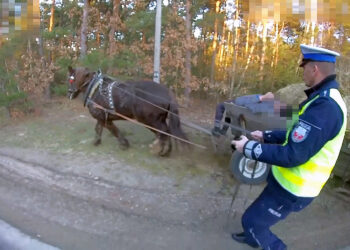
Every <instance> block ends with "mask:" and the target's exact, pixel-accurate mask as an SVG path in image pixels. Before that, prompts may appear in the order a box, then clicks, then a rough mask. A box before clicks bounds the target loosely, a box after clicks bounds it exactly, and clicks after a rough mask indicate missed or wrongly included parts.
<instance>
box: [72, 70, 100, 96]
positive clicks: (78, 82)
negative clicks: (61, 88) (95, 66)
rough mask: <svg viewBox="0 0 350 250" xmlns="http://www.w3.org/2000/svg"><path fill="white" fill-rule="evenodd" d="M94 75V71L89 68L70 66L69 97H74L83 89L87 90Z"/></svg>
mask: <svg viewBox="0 0 350 250" xmlns="http://www.w3.org/2000/svg"><path fill="white" fill-rule="evenodd" d="M93 76H94V72H91V71H89V70H88V69H87V68H82V67H79V68H75V69H73V68H72V67H71V66H69V67H68V94H67V95H68V97H69V98H70V99H74V98H75V97H77V96H78V95H79V93H80V92H81V91H83V92H84V91H85V89H86V87H87V85H88V84H89V82H90V81H91V79H92V78H93Z"/></svg>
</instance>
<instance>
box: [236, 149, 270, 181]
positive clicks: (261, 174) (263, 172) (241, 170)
mask: <svg viewBox="0 0 350 250" xmlns="http://www.w3.org/2000/svg"><path fill="white" fill-rule="evenodd" d="M255 165H256V166H255ZM254 166H255V171H254ZM230 168H231V171H232V173H233V176H234V177H235V178H236V179H237V180H239V181H241V182H243V183H245V184H260V183H263V182H264V181H265V180H266V178H267V175H268V174H269V171H270V168H271V165H269V164H267V163H263V162H259V161H255V160H252V159H249V158H247V157H245V156H244V155H243V154H242V153H240V152H238V151H235V152H234V153H233V154H232V156H231V161H230ZM253 172H254V175H253ZM252 177H253V178H252Z"/></svg>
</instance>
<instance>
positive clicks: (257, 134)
mask: <svg viewBox="0 0 350 250" xmlns="http://www.w3.org/2000/svg"><path fill="white" fill-rule="evenodd" d="M250 135H251V136H252V137H253V139H254V140H257V141H259V142H262V141H263V139H264V134H263V132H262V131H260V130H255V131H253V132H251V133H250Z"/></svg>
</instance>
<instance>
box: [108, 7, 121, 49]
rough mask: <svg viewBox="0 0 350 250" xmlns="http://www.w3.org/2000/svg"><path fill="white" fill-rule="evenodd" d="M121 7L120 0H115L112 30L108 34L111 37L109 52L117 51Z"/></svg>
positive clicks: (111, 21) (111, 23)
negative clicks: (116, 35)
mask: <svg viewBox="0 0 350 250" xmlns="http://www.w3.org/2000/svg"><path fill="white" fill-rule="evenodd" d="M119 7H120V0H114V1H113V13H112V16H111V18H110V31H109V35H108V39H109V49H108V54H109V55H114V54H115V53H116V51H117V48H116V47H117V46H116V41H115V32H116V31H117V29H118V24H119Z"/></svg>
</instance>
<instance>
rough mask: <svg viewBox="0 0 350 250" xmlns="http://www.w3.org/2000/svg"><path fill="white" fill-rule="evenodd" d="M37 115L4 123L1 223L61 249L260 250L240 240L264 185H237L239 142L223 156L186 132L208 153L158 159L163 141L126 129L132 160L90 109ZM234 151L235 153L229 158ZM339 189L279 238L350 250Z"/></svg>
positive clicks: (74, 104) (207, 108)
mask: <svg viewBox="0 0 350 250" xmlns="http://www.w3.org/2000/svg"><path fill="white" fill-rule="evenodd" d="M35 110H36V111H35V112H34V113H32V115H30V116H27V117H23V118H17V119H13V120H9V119H7V120H5V119H4V117H1V119H2V120H1V121H0V204H1V206H0V218H1V219H2V220H4V221H6V222H8V223H9V224H11V225H13V226H15V227H17V228H19V229H20V230H22V231H23V232H25V233H27V234H29V235H31V236H32V237H34V238H38V239H40V240H41V241H43V242H46V243H48V244H51V245H53V246H56V247H58V248H61V249H126V250H129V249H130V250H131V249H145V250H151V249H152V250H155V249H174V250H175V249H198V250H202V249H208V250H209V249H210V250H211V249H250V248H249V247H247V246H242V245H239V244H237V243H235V242H233V241H232V239H231V237H230V233H232V232H237V231H240V230H241V226H240V216H241V214H242V212H243V211H244V208H246V207H247V206H248V205H249V203H250V202H252V201H253V200H254V198H255V197H256V196H257V195H258V194H259V193H260V191H261V190H262V188H263V187H264V185H258V186H253V187H249V186H246V185H241V186H240V188H239V192H238V196H237V198H236V200H235V202H234V204H233V206H232V207H231V206H230V205H231V200H232V194H233V191H234V187H235V185H236V184H237V183H236V182H235V180H234V178H233V177H232V176H231V173H230V170H229V161H230V154H227V152H229V139H226V140H225V139H224V140H222V141H220V143H219V144H220V145H219V151H220V152H214V147H213V144H212V141H211V138H210V137H209V136H207V135H205V134H203V133H200V132H198V131H194V130H193V129H189V128H185V130H186V132H187V133H188V135H189V137H190V139H191V140H192V141H195V142H196V143H199V144H202V145H205V146H206V147H207V149H199V148H194V149H193V150H192V151H189V150H186V149H182V150H181V148H179V149H178V150H175V151H173V153H172V155H171V156H170V157H169V158H160V157H157V156H154V155H152V154H151V153H150V152H149V148H148V144H150V143H151V142H152V141H153V139H154V138H153V134H152V133H151V132H149V131H148V130H146V129H144V128H142V127H139V126H138V125H134V124H131V123H130V122H124V121H123V122H118V123H117V124H120V126H119V125H118V126H119V127H120V128H121V130H122V131H123V132H124V134H126V136H127V138H128V140H129V142H130V144H131V147H130V149H128V150H126V151H122V150H120V149H119V147H118V143H117V140H116V139H115V138H113V137H111V135H110V133H109V132H108V131H104V133H103V137H102V144H101V145H100V146H98V147H95V146H93V145H92V141H93V138H94V125H95V121H94V120H93V119H92V118H91V117H90V115H89V113H88V111H87V110H86V109H84V108H83V106H82V102H81V100H74V101H68V100H66V99H63V98H58V99H54V100H52V101H49V102H45V103H41V104H40V105H37V106H36V108H35ZM214 110H215V104H214V103H213V104H210V103H207V102H204V101H203V102H201V101H196V102H193V103H192V104H191V109H184V108H182V109H181V110H180V112H181V115H182V117H183V118H184V119H188V120H189V121H191V122H195V123H196V124H199V125H201V126H204V127H206V128H210V127H211V126H212V118H213V113H214ZM223 149H225V150H223ZM222 151H224V152H225V153H222ZM339 185H340V184H339V183H338V182H337V181H336V180H333V179H332V180H330V182H329V183H328V184H327V185H326V188H325V189H324V191H323V192H322V193H321V195H320V196H319V197H318V198H317V199H316V200H315V201H314V202H313V203H312V204H311V205H310V206H309V207H308V208H306V209H305V210H303V211H302V212H300V213H298V214H291V215H290V216H289V217H288V218H287V219H286V220H285V221H284V222H282V223H279V224H278V225H276V226H274V227H273V228H272V229H273V231H274V232H275V233H276V234H278V235H279V236H280V237H281V238H282V239H283V240H284V241H285V242H286V244H287V245H288V246H289V249H349V246H350V237H349V232H350V209H349V208H350V204H349V200H347V198H346V197H345V196H344V197H343V196H339V195H338V194H337V193H336V192H335V191H334V187H335V186H339Z"/></svg>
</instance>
